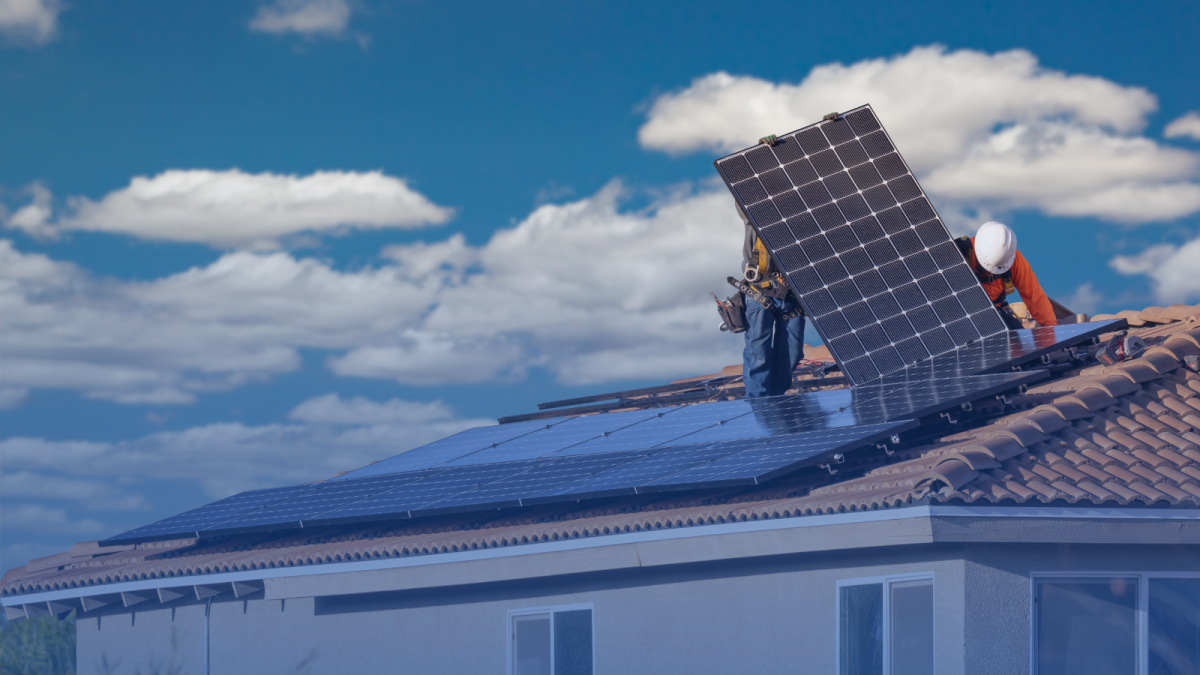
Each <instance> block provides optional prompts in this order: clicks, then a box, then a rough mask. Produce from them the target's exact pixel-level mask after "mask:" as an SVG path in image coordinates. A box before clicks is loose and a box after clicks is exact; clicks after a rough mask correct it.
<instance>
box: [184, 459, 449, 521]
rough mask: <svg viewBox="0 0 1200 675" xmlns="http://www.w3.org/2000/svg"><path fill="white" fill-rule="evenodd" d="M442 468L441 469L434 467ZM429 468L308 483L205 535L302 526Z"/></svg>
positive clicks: (419, 475)
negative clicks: (288, 495) (298, 490)
mask: <svg viewBox="0 0 1200 675" xmlns="http://www.w3.org/2000/svg"><path fill="white" fill-rule="evenodd" d="M434 471H435V472H436V471H439V470H438V469H435V470H434ZM431 473H432V472H429V471H413V472H405V473H397V474H387V475H383V476H368V477H366V478H355V479H351V480H340V481H323V482H320V483H316V484H313V485H307V486H305V487H307V488H308V489H307V490H306V491H304V492H301V493H299V494H296V495H294V496H292V497H291V498H289V499H286V500H283V501H279V502H275V503H274V504H270V505H264V506H262V507H261V508H254V509H251V510H249V511H246V512H244V513H242V514H240V515H238V516H237V517H234V518H230V519H229V520H226V521H224V522H221V523H218V524H214V525H212V526H210V527H206V528H204V529H203V530H202V531H201V534H202V535H203V536H214V535H219V534H228V533H233V532H252V531H259V530H280V529H285V528H288V527H299V526H300V524H301V523H302V522H304V521H306V520H309V519H310V518H315V517H317V516H319V515H320V514H322V513H325V512H327V511H332V510H335V509H338V508H341V507H343V506H349V505H351V504H354V503H356V502H360V501H363V500H365V499H370V498H371V497H374V496H375V495H379V494H383V493H385V492H388V491H389V490H393V489H395V488H398V487H400V486H402V485H407V484H409V483H414V482H416V481H418V480H421V479H422V478H424V477H426V476H428V475H430V474H431Z"/></svg>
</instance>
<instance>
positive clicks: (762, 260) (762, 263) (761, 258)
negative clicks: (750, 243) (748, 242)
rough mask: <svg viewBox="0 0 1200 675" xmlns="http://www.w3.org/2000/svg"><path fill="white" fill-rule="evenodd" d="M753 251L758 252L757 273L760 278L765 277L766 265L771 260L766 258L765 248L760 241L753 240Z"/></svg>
mask: <svg viewBox="0 0 1200 675" xmlns="http://www.w3.org/2000/svg"><path fill="white" fill-rule="evenodd" d="M754 250H755V251H758V273H759V274H760V275H762V276H766V275H767V265H768V263H770V261H771V259H770V258H769V257H767V256H768V255H769V254H768V253H767V247H766V246H763V243H762V239H757V238H756V239H755V240H754Z"/></svg>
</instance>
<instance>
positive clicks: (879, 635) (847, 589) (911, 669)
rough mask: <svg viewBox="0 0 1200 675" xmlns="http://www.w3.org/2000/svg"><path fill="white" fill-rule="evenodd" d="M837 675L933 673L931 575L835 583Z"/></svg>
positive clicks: (916, 674) (929, 674)
mask: <svg viewBox="0 0 1200 675" xmlns="http://www.w3.org/2000/svg"><path fill="white" fill-rule="evenodd" d="M838 672H839V673H840V675H932V673H933V577H932V576H931V575H904V576H895V577H880V578H874V579H851V580H845V581H839V582H838Z"/></svg>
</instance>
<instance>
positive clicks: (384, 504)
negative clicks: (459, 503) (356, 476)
mask: <svg viewBox="0 0 1200 675" xmlns="http://www.w3.org/2000/svg"><path fill="white" fill-rule="evenodd" d="M535 463H536V462H535V461H526V462H504V463H501V464H476V465H472V466H458V467H454V468H452V469H445V470H443V471H437V472H432V473H431V474H430V475H429V476H428V477H426V478H422V479H421V480H418V481H415V482H411V483H407V484H405V485H402V486H400V487H398V488H396V489H394V490H391V491H389V492H385V493H383V494H380V495H375V496H374V497H371V498H369V499H364V500H362V501H358V502H354V503H353V504H349V505H347V506H343V507H341V508H339V509H334V510H331V511H327V512H324V513H321V514H319V515H314V516H312V517H310V518H309V519H307V520H306V521H305V525H306V526H309V525H313V526H316V525H331V524H336V523H345V522H357V521H363V520H380V519H389V518H409V517H411V514H410V512H411V513H416V512H420V511H421V510H422V509H423V508H424V507H426V506H427V505H432V504H436V503H438V502H441V501H445V500H447V499H449V498H451V497H455V496H457V495H461V494H463V493H466V492H471V491H473V490H477V489H479V488H480V487H483V486H484V485H488V484H490V483H493V482H495V481H498V480H505V479H508V478H511V477H513V476H516V475H518V474H521V473H523V472H525V471H526V470H528V469H529V468H530V467H532V466H533V465H534V464H535Z"/></svg>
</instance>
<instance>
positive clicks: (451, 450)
mask: <svg viewBox="0 0 1200 675" xmlns="http://www.w3.org/2000/svg"><path fill="white" fill-rule="evenodd" d="M570 419H573V418H569V417H568V418H565V419H557V420H550V421H545V420H534V421H529V422H517V423H515V424H500V425H496V426H490V427H475V428H474V429H467V430H466V431H460V432H459V433H457V434H454V435H453V436H448V437H446V438H443V439H441V440H440V441H434V442H433V443H429V444H428V445H422V446H420V447H418V448H413V449H412V450H409V451H408V452H403V453H401V454H399V455H396V456H394V457H389V458H388V459H385V460H383V461H381V462H376V463H374V464H371V465H369V466H364V467H363V468H361V469H358V470H357V471H351V472H350V473H347V474H343V475H341V476H338V477H337V478H334V479H331V480H348V479H351V478H364V477H366V476H379V475H382V474H385V473H400V472H402V471H416V470H419V469H430V468H433V467H435V466H439V465H441V464H444V463H446V462H450V461H453V460H456V459H458V458H459V457H463V456H465V455H469V454H471V453H475V452H479V451H480V450H483V449H484V448H489V447H491V446H493V445H496V444H499V443H503V442H505V441H510V440H512V439H514V438H517V437H518V436H524V435H526V434H531V433H534V432H537V431H544V430H547V429H551V428H553V427H554V426H555V425H558V424H563V423H565V422H567V421H568V420H570Z"/></svg>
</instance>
